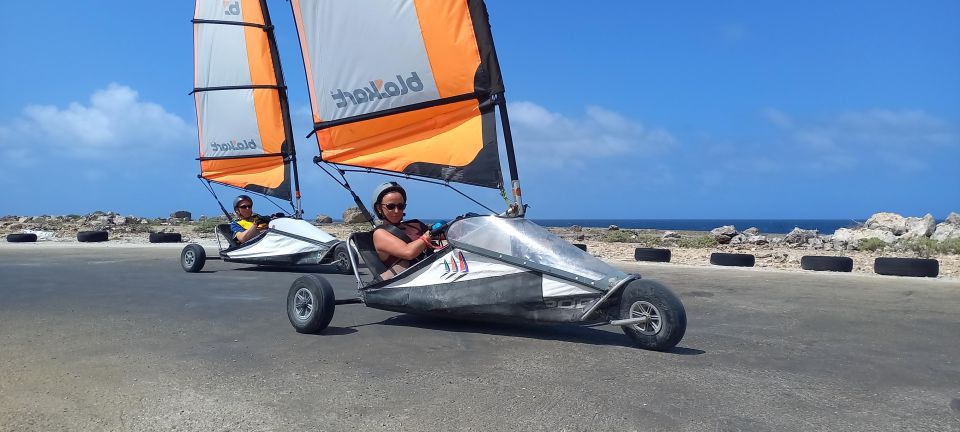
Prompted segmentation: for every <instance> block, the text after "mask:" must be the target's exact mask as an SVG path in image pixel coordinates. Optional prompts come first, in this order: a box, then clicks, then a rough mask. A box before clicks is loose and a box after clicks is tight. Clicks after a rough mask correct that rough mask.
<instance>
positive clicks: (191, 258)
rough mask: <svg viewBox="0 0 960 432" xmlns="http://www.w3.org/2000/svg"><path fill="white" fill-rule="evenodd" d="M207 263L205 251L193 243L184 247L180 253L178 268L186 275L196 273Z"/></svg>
mask: <svg viewBox="0 0 960 432" xmlns="http://www.w3.org/2000/svg"><path fill="white" fill-rule="evenodd" d="M206 262H207V251H206V250H204V249H203V246H200V245H198V244H195V243H191V244H188V245H186V246H185V247H184V248H183V250H182V251H180V267H183V271H185V272H187V273H196V272H199V271H200V270H201V269H203V265H204V264H205V263H206Z"/></svg>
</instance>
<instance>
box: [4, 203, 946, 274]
mask: <svg viewBox="0 0 960 432" xmlns="http://www.w3.org/2000/svg"><path fill="white" fill-rule="evenodd" d="M218 222H219V221H216V220H205V221H189V222H188V221H182V220H177V219H147V218H137V217H131V216H126V217H124V216H119V215H114V214H109V213H107V214H92V215H87V216H40V217H32V218H23V217H19V218H14V217H7V218H4V219H3V220H0V235H2V236H6V235H7V234H10V233H17V232H34V233H36V234H37V236H38V241H39V242H40V243H44V244H58V245H64V246H66V245H71V244H72V245H81V244H82V243H79V242H78V241H77V238H76V234H77V232H79V231H97V230H105V231H108V232H109V233H110V234H109V238H110V239H109V240H108V242H107V244H111V245H140V244H150V243H149V240H148V238H149V233H151V232H176V233H180V234H181V235H182V237H183V243H200V244H203V245H204V246H208V247H216V245H217V238H216V236H215V234H214V231H215V226H216V224H217V223H218ZM318 226H319V227H320V228H321V229H323V230H324V231H326V232H328V233H330V234H331V235H333V236H334V237H337V238H341V239H344V238H346V237H347V236H349V235H350V234H351V233H353V232H357V231H364V230H368V229H370V225H368V224H342V223H329V224H321V225H318ZM549 230H550V231H552V232H553V233H554V234H557V235H558V236H560V237H561V238H563V239H565V240H568V241H570V242H571V243H582V244H585V245H586V246H587V251H588V252H589V253H590V254H592V255H594V256H597V257H599V258H601V259H604V260H607V261H619V262H633V261H634V258H633V253H634V249H636V248H638V247H659V248H668V249H670V250H671V255H672V256H671V262H673V263H679V264H688V265H702V266H709V265H710V254H711V253H713V252H728V253H748V254H753V255H754V256H755V257H756V267H760V268H775V269H781V270H791V271H803V270H802V269H801V268H800V259H801V257H803V256H805V255H825V256H826V255H829V256H846V257H850V258H852V259H853V272H854V273H861V274H874V272H873V262H874V259H876V258H877V257H908V258H916V257H920V256H919V255H918V254H917V253H914V252H910V251H896V250H892V248H886V249H879V250H876V251H860V250H849V249H834V250H823V249H817V248H815V247H813V246H804V247H790V246H784V245H782V244H776V242H773V241H772V242H770V243H769V244H766V245H755V244H739V245H717V244H711V243H712V242H709V241H700V240H709V238H710V233H708V232H701V231H676V232H675V233H676V234H675V235H676V236H678V238H677V239H674V240H670V241H664V240H663V235H664V233H665V231H660V230H618V231H619V232H611V231H610V230H608V229H607V228H580V227H566V228H549ZM767 236H768V237H770V238H771V240H773V239H776V238H777V237H778V236H779V237H780V238H782V237H783V236H784V235H783V234H767ZM4 244H7V243H4ZM101 244H102V243H101ZM181 244H182V243H181ZM924 257H929V258H935V259H937V260H938V261H939V262H940V276H939V277H940V278H950V279H960V255H955V254H931V255H929V256H924Z"/></svg>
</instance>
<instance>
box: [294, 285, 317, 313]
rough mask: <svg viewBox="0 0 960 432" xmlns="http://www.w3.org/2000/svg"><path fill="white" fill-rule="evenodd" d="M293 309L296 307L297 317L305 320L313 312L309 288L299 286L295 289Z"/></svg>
mask: <svg viewBox="0 0 960 432" xmlns="http://www.w3.org/2000/svg"><path fill="white" fill-rule="evenodd" d="M293 303H294V305H293V307H294V309H296V313H297V318H299V319H301V320H306V319H307V318H309V317H310V315H311V314H313V296H312V295H310V290H308V289H306V288H300V289H299V290H297V295H296V298H294V301H293Z"/></svg>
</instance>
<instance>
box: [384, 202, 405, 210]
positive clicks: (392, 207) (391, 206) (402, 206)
mask: <svg viewBox="0 0 960 432" xmlns="http://www.w3.org/2000/svg"><path fill="white" fill-rule="evenodd" d="M382 205H383V206H384V207H386V209H387V210H390V211H394V210H396V209H400V210H406V209H407V204H406V203H401V204H393V203H391V204H382Z"/></svg>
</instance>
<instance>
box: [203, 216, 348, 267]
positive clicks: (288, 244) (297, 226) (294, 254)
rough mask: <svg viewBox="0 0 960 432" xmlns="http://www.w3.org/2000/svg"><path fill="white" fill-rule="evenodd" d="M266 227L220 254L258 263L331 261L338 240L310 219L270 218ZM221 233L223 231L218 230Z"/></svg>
mask: <svg viewBox="0 0 960 432" xmlns="http://www.w3.org/2000/svg"><path fill="white" fill-rule="evenodd" d="M269 228H270V229H269V230H267V232H265V233H263V234H261V235H259V236H258V237H256V238H254V239H251V240H250V241H248V242H246V243H244V244H242V245H240V246H235V247H228V248H226V249H224V248H223V245H222V244H221V243H220V236H218V237H217V243H218V246H219V247H220V253H219V255H220V258H221V259H222V260H223V261H227V262H236V263H244V264H258V265H314V264H325V263H328V262H331V261H332V259H333V258H334V257H333V250H334V247H335V246H336V245H337V244H338V243H340V241H339V240H337V239H336V238H334V237H333V236H331V235H330V234H327V233H326V232H324V231H323V230H321V229H319V228H317V227H315V226H313V225H311V224H310V223H309V222H306V221H303V220H300V219H292V218H279V219H275V220H273V221H270V225H269ZM221 234H222V233H221Z"/></svg>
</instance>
